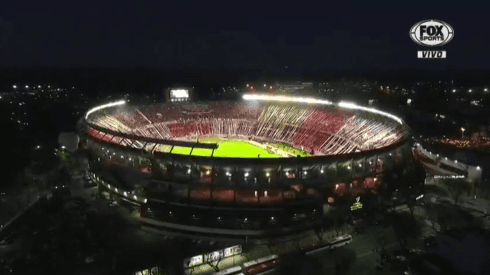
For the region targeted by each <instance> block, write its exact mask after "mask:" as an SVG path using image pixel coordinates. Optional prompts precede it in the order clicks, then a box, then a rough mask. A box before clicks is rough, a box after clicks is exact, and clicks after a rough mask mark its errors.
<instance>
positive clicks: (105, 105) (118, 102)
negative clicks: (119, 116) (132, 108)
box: [85, 100, 126, 119]
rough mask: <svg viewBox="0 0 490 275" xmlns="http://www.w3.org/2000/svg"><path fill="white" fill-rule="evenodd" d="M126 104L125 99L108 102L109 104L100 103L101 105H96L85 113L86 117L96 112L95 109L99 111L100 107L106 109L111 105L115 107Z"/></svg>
mask: <svg viewBox="0 0 490 275" xmlns="http://www.w3.org/2000/svg"><path fill="white" fill-rule="evenodd" d="M124 104H126V101H124V100H120V101H117V102H112V103H108V104H104V105H100V106H97V107H94V108H92V109H90V110H89V111H88V112H87V114H85V119H87V118H88V116H89V115H90V114H91V113H93V112H95V111H98V110H100V109H104V108H109V107H114V106H118V105H124Z"/></svg>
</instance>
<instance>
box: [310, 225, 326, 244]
mask: <svg viewBox="0 0 490 275" xmlns="http://www.w3.org/2000/svg"><path fill="white" fill-rule="evenodd" d="M313 230H314V231H315V234H316V236H317V237H318V239H319V240H320V241H323V236H324V235H325V232H326V231H325V228H324V227H323V225H315V227H314V228H313Z"/></svg>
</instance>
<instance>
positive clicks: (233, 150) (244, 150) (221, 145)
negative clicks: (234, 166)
mask: <svg viewBox="0 0 490 275" xmlns="http://www.w3.org/2000/svg"><path fill="white" fill-rule="evenodd" d="M194 141H195V140H194ZM199 142H200V143H217V144H218V149H216V150H214V155H213V156H215V157H228V158H257V157H258V155H260V157H261V158H280V157H281V156H280V155H277V154H274V153H269V152H267V150H265V149H263V148H261V147H258V146H255V145H252V144H250V143H247V142H246V141H242V140H239V139H220V138H202V139H201V138H200V139H199ZM165 151H166V152H169V151H170V148H167V149H166V150H165ZM212 151H213V150H211V149H202V148H195V149H194V150H192V155H193V156H204V157H210V156H211V153H212ZM190 153H191V148H188V147H174V149H173V150H172V154H179V155H189V154H190Z"/></svg>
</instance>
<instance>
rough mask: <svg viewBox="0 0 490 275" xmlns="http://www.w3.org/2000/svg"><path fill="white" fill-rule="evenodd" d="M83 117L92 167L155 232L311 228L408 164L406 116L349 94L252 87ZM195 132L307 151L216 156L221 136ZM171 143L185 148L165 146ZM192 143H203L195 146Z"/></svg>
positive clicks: (259, 232)
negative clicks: (336, 99) (328, 97)
mask: <svg viewBox="0 0 490 275" xmlns="http://www.w3.org/2000/svg"><path fill="white" fill-rule="evenodd" d="M82 122H83V123H82V125H83V126H82V127H80V128H79V130H80V131H81V133H82V134H83V138H82V143H83V146H84V148H86V149H87V150H88V152H89V156H90V160H89V164H90V170H91V172H92V174H93V176H94V177H96V178H97V179H99V183H100V185H101V187H102V188H104V189H106V190H107V191H109V192H111V193H112V194H114V195H115V196H117V197H118V198H119V199H121V200H122V201H125V202H127V203H131V204H133V205H135V206H136V207H139V208H140V213H141V223H142V227H143V229H145V230H149V231H153V232H174V233H177V234H184V235H192V236H201V237H203V236H204V237H205V236H208V237H211V238H215V237H222V238H228V239H245V238H247V239H249V240H250V239H261V238H266V237H268V236H272V235H273V236H279V235H281V234H284V235H287V234H291V233H293V232H296V231H299V230H305V229H306V228H311V227H313V226H314V225H315V224H316V223H317V222H319V221H320V220H321V219H322V216H323V215H326V214H327V212H328V211H330V210H331V209H333V208H335V207H341V206H347V207H349V206H351V205H352V204H353V203H355V202H356V201H357V202H358V201H359V198H361V201H363V199H362V198H364V197H370V196H371V197H372V195H375V196H376V195H378V194H379V193H380V191H381V190H383V188H384V189H386V188H388V184H387V182H386V181H385V179H386V178H387V177H386V175H389V174H390V173H392V172H393V171H399V173H400V176H404V177H409V176H410V173H412V172H413V170H414V158H413V155H412V152H411V134H410V129H409V128H408V127H407V126H406V124H405V123H404V122H403V121H402V120H401V119H399V118H397V117H395V116H392V115H390V114H386V113H383V112H380V111H377V110H373V109H367V108H364V107H359V106H355V105H353V104H349V103H340V104H334V103H331V102H328V101H322V100H315V99H305V98H285V97H278V96H276V97H274V96H260V95H255V96H253V95H252V96H244V100H243V101H242V102H192V103H189V102H186V103H180V104H176V103H174V104H168V103H166V104H154V105H151V106H150V105H148V106H129V105H128V104H126V103H125V102H124V101H121V102H115V103H110V104H106V105H103V106H98V107H95V108H93V109H91V110H90V111H88V112H87V113H86V114H85V116H84V118H83V119H82ZM202 137H219V138H222V139H240V140H245V141H247V142H251V143H252V144H257V145H258V146H264V148H267V149H268V150H272V151H276V152H277V148H281V145H285V146H289V147H290V148H296V149H298V150H300V149H301V150H302V151H306V152H309V153H310V154H311V156H309V157H300V156H295V155H292V154H290V155H289V156H287V157H278V158H260V157H257V158H236V157H232V158H230V157H215V156H213V154H214V151H215V150H217V149H219V144H212V143H199V142H196V141H194V139H195V138H202ZM272 143H273V144H278V147H268V144H272ZM176 148H188V149H189V153H188V154H176V153H172V152H174V150H176ZM198 150H200V151H203V150H205V151H206V150H208V151H209V152H210V154H209V156H202V155H201V156H199V155H194V154H193V151H194V152H195V151H198ZM279 150H280V149H279ZM388 178H392V177H391V176H388ZM395 187H396V186H395ZM390 188H392V189H393V188H394V187H393V186H391V187H390ZM378 201H379V199H378Z"/></svg>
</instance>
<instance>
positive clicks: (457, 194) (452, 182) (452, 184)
mask: <svg viewBox="0 0 490 275" xmlns="http://www.w3.org/2000/svg"><path fill="white" fill-rule="evenodd" d="M441 183H442V185H443V187H445V188H446V189H447V190H448V193H449V195H450V196H451V198H452V199H453V200H454V204H458V201H459V199H460V198H461V196H462V195H463V194H464V192H465V191H466V190H467V188H468V187H467V185H466V181H465V180H464V179H460V178H457V179H452V178H448V179H443V180H442V181H441Z"/></svg>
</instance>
